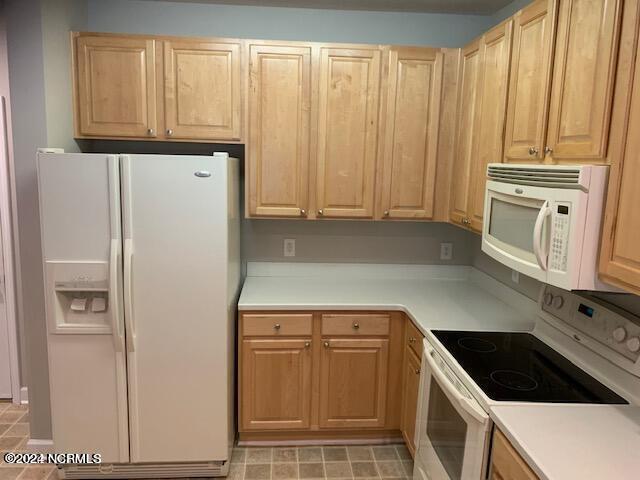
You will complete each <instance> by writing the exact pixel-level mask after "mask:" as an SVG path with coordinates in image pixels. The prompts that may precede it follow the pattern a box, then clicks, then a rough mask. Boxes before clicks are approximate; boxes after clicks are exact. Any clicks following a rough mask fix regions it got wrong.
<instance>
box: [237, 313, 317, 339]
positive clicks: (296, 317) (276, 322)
mask: <svg viewBox="0 0 640 480" xmlns="http://www.w3.org/2000/svg"><path fill="white" fill-rule="evenodd" d="M312 318H313V314H311V313H291V314H289V313H274V314H263V313H247V314H245V315H242V335H243V336H245V337H250V336H257V337H264V336H269V337H271V336H296V337H297V336H310V335H311V332H312V327H311V326H312Z"/></svg>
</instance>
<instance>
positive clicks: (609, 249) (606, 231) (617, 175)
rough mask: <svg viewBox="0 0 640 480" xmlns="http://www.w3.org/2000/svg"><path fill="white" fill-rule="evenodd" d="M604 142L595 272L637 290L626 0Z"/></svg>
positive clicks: (635, 83) (639, 91) (632, 68)
mask: <svg viewBox="0 0 640 480" xmlns="http://www.w3.org/2000/svg"><path fill="white" fill-rule="evenodd" d="M624 8H625V13H624V17H623V24H622V31H621V47H620V60H619V62H618V69H617V76H616V95H615V99H614V104H613V116H612V121H611V137H610V145H609V160H610V162H611V169H610V174H609V189H608V192H607V206H606V210H605V217H604V228H603V232H602V244H601V247H600V275H601V277H602V279H603V280H604V281H606V282H607V283H612V284H614V285H617V286H619V287H621V288H624V289H626V290H628V291H630V292H633V293H635V294H636V295H640V249H639V248H638V237H640V214H639V213H638V207H639V206H640V188H638V185H640V136H639V135H638V132H640V56H639V55H638V47H639V46H640V45H639V43H638V36H639V35H640V13H639V8H640V7H639V5H638V2H625V7H624Z"/></svg>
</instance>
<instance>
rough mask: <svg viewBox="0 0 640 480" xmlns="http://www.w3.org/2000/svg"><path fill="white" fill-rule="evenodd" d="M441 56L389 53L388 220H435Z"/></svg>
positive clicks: (385, 191) (393, 50)
mask: <svg viewBox="0 0 640 480" xmlns="http://www.w3.org/2000/svg"><path fill="white" fill-rule="evenodd" d="M442 64H443V54H442V53H441V52H440V51H439V50H436V49H427V48H396V47H391V50H390V52H389V87H388V93H387V114H386V128H385V139H384V166H383V169H384V173H383V181H382V191H381V192H380V193H381V195H382V202H381V207H382V210H383V217H385V218H431V217H432V216H433V202H434V186H435V180H436V160H437V148H438V125H439V112H440V90H441V86H442Z"/></svg>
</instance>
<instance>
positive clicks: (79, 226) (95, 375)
mask: <svg viewBox="0 0 640 480" xmlns="http://www.w3.org/2000/svg"><path fill="white" fill-rule="evenodd" d="M38 187H39V198H40V224H41V234H42V252H43V260H44V273H45V300H46V323H47V347H48V358H49V382H50V392H51V413H52V427H53V441H54V445H55V449H56V451H57V452H89V453H93V452H95V453H100V454H102V460H103V462H107V463H111V462H127V461H128V460H129V432H128V418H127V380H126V364H125V362H126V358H125V354H126V353H125V348H124V322H123V315H122V312H121V310H120V307H121V305H122V298H121V297H122V267H121V260H122V254H121V250H122V246H121V245H122V239H121V215H120V184H119V163H118V157H117V156H113V155H87V154H39V155H38ZM27 295H28V294H27ZM27 301H28V299H27Z"/></svg>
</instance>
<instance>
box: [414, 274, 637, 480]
mask: <svg viewBox="0 0 640 480" xmlns="http://www.w3.org/2000/svg"><path fill="white" fill-rule="evenodd" d="M532 402H533V403H547V404H564V405H567V404H570V405H576V406H578V405H593V404H597V405H625V404H630V405H640V319H638V318H636V317H633V316H631V315H629V314H627V313H624V312H622V311H620V310H618V309H616V308H614V307H611V306H608V305H606V304H605V303H604V302H600V301H598V300H595V299H591V298H586V297H582V296H579V295H576V294H574V293H571V292H567V291H565V290H561V289H559V288H556V287H551V286H545V287H543V288H542V290H541V294H540V300H539V315H538V320H537V322H536V326H535V328H534V330H533V331H532V332H530V333H523V332H479V331H447V330H431V331H429V332H427V335H426V338H425V340H424V353H423V358H422V377H421V385H420V400H419V403H418V418H417V420H416V457H415V467H414V479H416V480H425V479H428V480H457V479H461V480H480V479H484V478H486V475H487V468H488V467H487V465H488V454H489V442H490V436H491V431H492V428H493V424H492V421H491V419H490V417H489V410H490V408H491V407H492V406H497V405H531V404H532Z"/></svg>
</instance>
